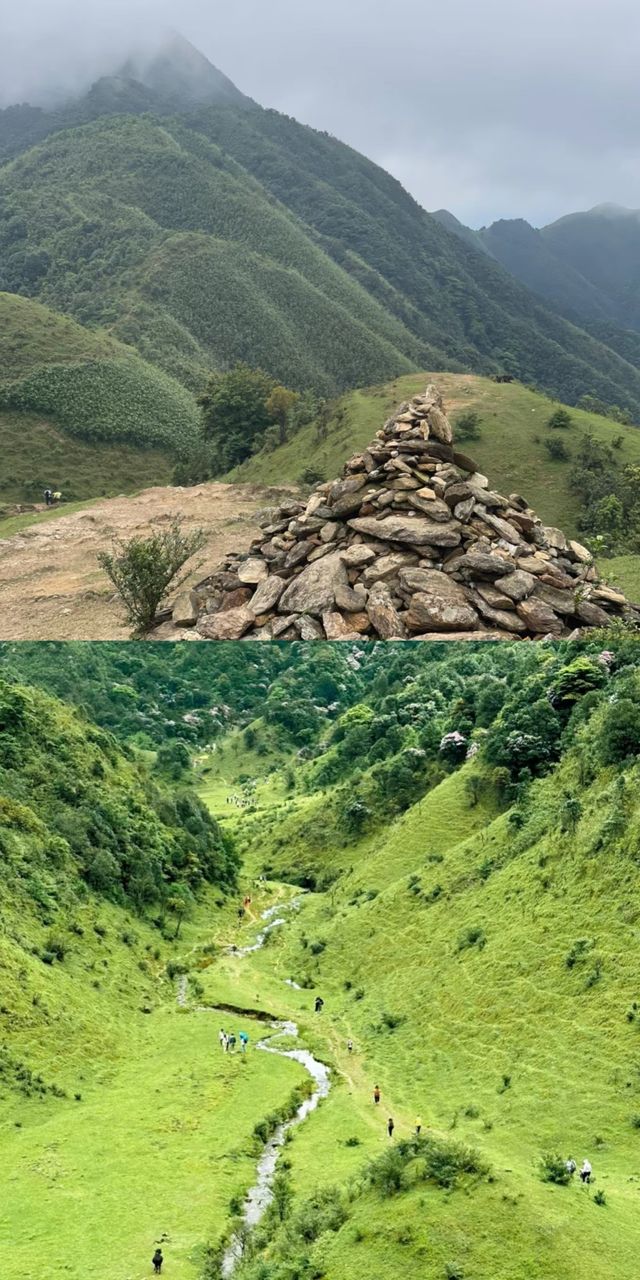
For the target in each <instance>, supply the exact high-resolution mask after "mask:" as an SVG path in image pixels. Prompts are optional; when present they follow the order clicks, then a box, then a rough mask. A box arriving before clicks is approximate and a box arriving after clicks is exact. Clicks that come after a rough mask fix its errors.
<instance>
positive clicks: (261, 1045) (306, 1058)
mask: <svg viewBox="0 0 640 1280" xmlns="http://www.w3.org/2000/svg"><path fill="white" fill-rule="evenodd" d="M299 901H300V900H299V899H297V898H296V899H294V901H293V902H290V903H288V904H287V906H286V907H282V906H275V907H270V908H269V909H268V910H267V911H263V912H262V916H261V919H262V920H263V921H268V923H267V924H266V925H265V927H264V928H263V929H262V930H261V932H260V933H259V934H258V936H257V938H256V941H255V942H254V943H253V944H252V945H251V946H246V947H229V948H227V954H233V955H234V956H236V957H240V958H244V957H245V956H248V955H252V954H253V953H254V952H255V951H259V950H260V948H261V947H263V946H264V945H265V942H266V940H267V938H268V937H269V934H270V933H271V932H272V930H273V929H278V928H281V927H282V926H283V925H285V924H286V923H287V922H286V918H285V917H284V916H282V915H279V914H278V913H279V912H281V911H283V910H288V911H291V910H295V909H296V908H297V907H298V905H299ZM285 981H286V982H287V985H288V986H291V987H294V988H296V990H299V988H298V986H297V984H296V983H295V982H293V981H292V980H291V979H285ZM188 989H189V988H188V977H187V975H186V974H183V975H182V976H181V977H180V978H179V979H178V990H177V1003H178V1005H179V1006H180V1008H186V1007H187V1003H188ZM194 1012H196V1013H209V1014H211V1013H219V1012H220V1007H219V1006H218V1007H213V1006H209V1005H198V1006H196V1008H195V1010H194ZM235 1012H237V1013H238V1014H241V1015H242V1017H243V1018H251V1019H253V1020H255V1021H258V1022H261V1023H263V1024H264V1023H265V1021H266V1019H265V1017H264V1015H261V1014H259V1013H257V1012H254V1011H253V1010H251V1009H245V1010H240V1009H238V1010H235ZM268 1025H269V1027H270V1028H271V1030H272V1031H273V1032H274V1033H275V1034H274V1035H271V1036H269V1037H268V1039H263V1040H258V1041H257V1043H256V1046H255V1048H256V1049H257V1050H260V1051H261V1052H262V1053H274V1054H277V1056H278V1057H280V1058H291V1059H292V1061H293V1062H299V1063H300V1065H301V1066H303V1067H304V1068H305V1070H306V1071H307V1072H308V1074H309V1075H310V1076H311V1079H312V1080H313V1084H314V1089H313V1092H312V1093H311V1094H310V1096H309V1097H308V1098H305V1100H304V1102H303V1103H301V1105H300V1106H299V1107H298V1110H297V1111H296V1113H295V1115H294V1116H292V1118H291V1119H290V1120H287V1121H285V1122H284V1123H283V1124H280V1125H278V1127H277V1129H276V1130H275V1131H274V1133H273V1134H272V1135H271V1137H270V1138H269V1140H268V1142H267V1143H266V1144H265V1147H264V1150H263V1152H262V1155H261V1156H260V1159H259V1161H258V1165H257V1168H256V1181H255V1183H254V1185H253V1186H252V1187H251V1189H250V1191H249V1192H248V1193H247V1196H246V1198H245V1201H244V1206H243V1210H242V1229H241V1231H239V1232H237V1233H236V1234H235V1235H234V1236H233V1237H232V1238H231V1241H230V1243H229V1245H228V1246H227V1249H226V1251H225V1254H224V1257H223V1260H222V1267H221V1275H222V1276H223V1278H224V1280H228V1278H229V1277H230V1276H232V1275H233V1273H234V1271H235V1270H236V1268H237V1267H238V1265H239V1263H240V1262H241V1261H242V1256H243V1253H244V1247H245V1232H246V1231H247V1230H249V1231H251V1230H253V1229H254V1228H255V1227H257V1225H258V1223H259V1222H260V1220H261V1219H262V1217H263V1215H264V1214H265V1212H266V1210H267V1209H268V1207H269V1205H270V1204H271V1201H272V1199H273V1182H274V1178H275V1175H276V1167H277V1163H278V1156H279V1153H280V1150H281V1148H282V1147H283V1146H284V1143H285V1140H286V1136H287V1133H288V1132H289V1130H290V1129H294V1128H295V1127H296V1126H297V1125H299V1124H302V1122H303V1120H306V1118H307V1116H309V1115H310V1114H311V1112H312V1111H315V1109H316V1107H317V1106H318V1103H319V1102H320V1100H321V1099H322V1098H326V1097H327V1096H328V1094H329V1091H330V1089H331V1076H330V1072H329V1068H328V1067H327V1066H326V1065H325V1063H324V1062H320V1061H319V1060H318V1059H317V1058H314V1056H313V1054H312V1053H311V1052H310V1051H309V1050H308V1049H280V1048H278V1046H277V1045H276V1044H274V1041H275V1040H277V1039H278V1038H279V1037H281V1036H288V1037H289V1038H290V1039H297V1037H298V1035H299V1030H298V1026H297V1023H295V1022H286V1021H283V1022H269V1023H268Z"/></svg>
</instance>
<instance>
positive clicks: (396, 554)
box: [362, 551, 418, 587]
mask: <svg viewBox="0 0 640 1280" xmlns="http://www.w3.org/2000/svg"><path fill="white" fill-rule="evenodd" d="M417 562H418V557H417V556H416V555H413V554H412V553H411V552H410V551H390V552H389V554H388V555H386V556H380V557H379V558H378V559H376V560H374V563H373V564H370V565H367V567H366V569H365V571H364V573H363V575H362V581H363V582H364V585H365V587H370V586H372V585H373V583H374V582H383V581H385V580H388V579H390V578H395V577H396V574H398V573H399V572H400V570H401V569H405V568H408V567H409V566H410V565H415V564H417Z"/></svg>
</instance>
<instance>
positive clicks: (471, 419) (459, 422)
mask: <svg viewBox="0 0 640 1280" xmlns="http://www.w3.org/2000/svg"><path fill="white" fill-rule="evenodd" d="M480 422H481V418H480V414H479V413H476V411H475V409H470V410H469V411H468V413H463V414H461V416H460V417H459V418H456V421H455V424H454V428H455V437H456V440H479V439H480V435H481V431H480Z"/></svg>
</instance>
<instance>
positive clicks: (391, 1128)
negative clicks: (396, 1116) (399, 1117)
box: [387, 1116, 396, 1138]
mask: <svg viewBox="0 0 640 1280" xmlns="http://www.w3.org/2000/svg"><path fill="white" fill-rule="evenodd" d="M395 1127H396V1126H395V1121H394V1120H393V1119H392V1117H391V1116H389V1119H388V1120H387V1133H388V1134H389V1137H390V1138H392V1137H393V1131H394V1129H395Z"/></svg>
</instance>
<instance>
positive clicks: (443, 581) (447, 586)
mask: <svg viewBox="0 0 640 1280" xmlns="http://www.w3.org/2000/svg"><path fill="white" fill-rule="evenodd" d="M420 574H421V578H420V584H421V589H420V591H417V592H416V593H415V594H414V595H413V596H412V598H411V604H410V606H409V610H408V612H407V614H406V616H405V622H406V625H407V627H408V629H409V630H410V631H425V630H429V631H473V630H475V629H476V628H477V627H478V615H477V613H476V611H475V609H474V608H473V607H472V606H471V605H470V604H469V602H468V600H467V597H466V594H465V591H464V589H463V587H461V586H459V584H458V583H457V582H454V581H453V580H452V579H451V578H448V577H447V576H446V574H443V573H441V572H440V571H439V570H437V569H432V570H420Z"/></svg>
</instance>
